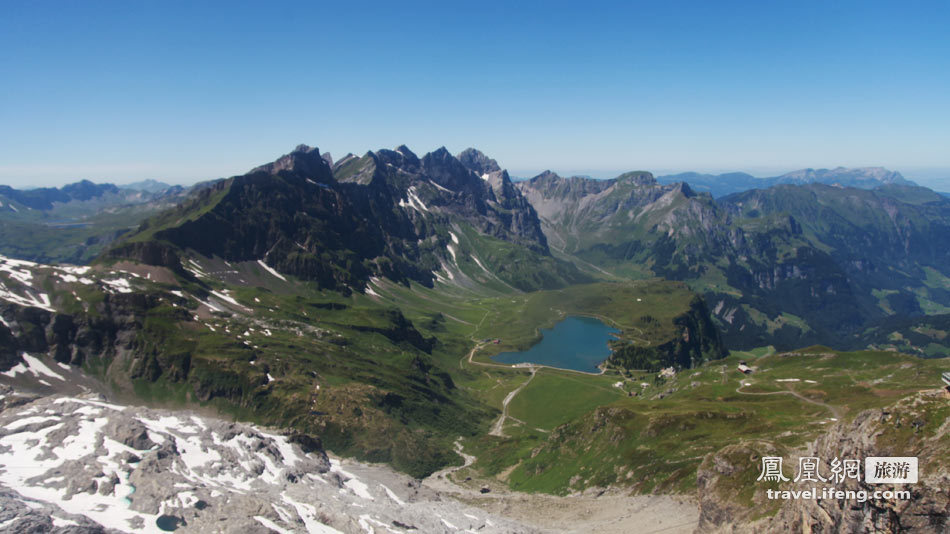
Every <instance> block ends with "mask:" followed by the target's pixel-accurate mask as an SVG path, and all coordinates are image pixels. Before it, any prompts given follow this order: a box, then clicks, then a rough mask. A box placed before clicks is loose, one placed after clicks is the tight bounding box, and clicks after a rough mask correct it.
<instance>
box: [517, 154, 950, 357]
mask: <svg viewBox="0 0 950 534" xmlns="http://www.w3.org/2000/svg"><path fill="white" fill-rule="evenodd" d="M852 175H853V176H855V178H854V180H855V181H857V182H858V183H861V184H862V185H865V186H867V185H868V184H869V182H868V180H864V179H860V180H859V178H857V176H869V175H873V176H877V178H875V180H879V181H884V180H887V181H888V182H889V183H886V184H882V185H880V186H878V187H877V188H876V189H873V190H868V189H859V188H855V187H845V186H840V185H835V186H831V185H825V184H822V183H804V184H781V185H773V186H770V187H768V188H765V189H752V190H747V191H744V192H741V193H736V194H732V195H729V196H726V197H723V198H720V199H714V198H713V197H712V196H710V195H709V194H703V193H697V192H696V191H695V190H694V189H693V187H692V184H687V183H685V182H677V183H674V184H662V183H659V181H658V180H656V179H654V178H653V176H652V175H651V174H650V173H647V172H632V173H626V174H623V175H621V176H619V177H617V178H615V179H611V180H593V179H587V178H579V177H571V178H562V177H560V176H558V175H556V174H554V173H550V172H545V173H542V174H540V175H538V176H536V177H535V178H532V179H531V180H529V181H526V182H519V183H518V188H519V189H521V191H522V192H523V193H524V195H525V197H526V198H527V199H528V201H529V202H530V203H531V204H532V205H533V206H534V207H535V209H536V210H537V211H538V214H539V216H540V217H541V221H542V225H543V228H544V232H545V235H546V236H547V238H548V240H549V242H550V243H551V246H552V247H553V248H555V249H556V250H558V251H560V252H562V253H564V254H568V255H571V256H573V257H577V258H581V259H583V260H584V261H586V262H587V263H589V264H593V265H596V266H597V267H599V268H601V269H605V270H607V271H609V272H612V273H614V274H616V275H618V276H622V277H634V278H636V277H648V276H661V277H663V278H667V279H671V280H683V281H686V282H687V283H689V284H690V287H692V288H693V289H694V290H696V291H699V292H701V293H703V294H704V295H705V296H706V300H707V302H708V303H709V306H710V307H711V309H712V310H713V312H714V314H715V316H716V318H717V319H718V321H719V322H720V326H721V327H722V329H723V331H724V333H725V335H726V340H727V343H728V344H729V345H730V346H732V347H753V346H760V345H764V344H773V345H776V346H779V347H785V348H788V347H793V346H801V345H803V344H807V343H825V344H832V345H835V346H848V345H849V344H850V343H852V342H854V338H853V336H854V335H855V334H857V333H858V332H859V331H861V329H862V328H863V327H864V325H866V324H868V322H869V321H875V320H879V319H881V318H883V317H885V316H888V315H895V314H896V315H898V316H914V315H921V314H923V313H943V312H947V311H950V308H948V306H950V291H948V289H947V288H948V287H950V267H948V266H950V255H948V254H950V237H948V236H950V201H948V200H947V199H946V198H945V197H942V196H940V195H938V194H936V193H934V192H933V191H931V190H929V189H926V188H923V187H917V186H913V185H906V184H904V183H898V179H899V175H898V174H896V173H886V172H881V171H875V172H873V173H856V174H855V173H852ZM827 176H829V175H828V174H826V173H821V172H803V173H792V174H791V175H786V176H785V177H784V178H782V179H783V180H788V181H791V180H799V181H804V180H811V179H813V178H814V179H817V178H821V177H827ZM838 176H842V174H839V175H838Z"/></svg>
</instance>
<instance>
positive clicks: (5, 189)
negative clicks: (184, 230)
mask: <svg viewBox="0 0 950 534" xmlns="http://www.w3.org/2000/svg"><path fill="white" fill-rule="evenodd" d="M189 191H190V189H185V188H184V187H182V186H170V185H168V184H164V183H161V182H156V181H154V180H147V181H145V182H138V183H136V184H129V185H124V186H116V185H114V184H96V183H93V182H91V181H89V180H82V181H80V182H76V183H73V184H68V185H64V186H62V187H40V188H35V189H14V188H12V187H10V186H6V185H0V254H4V255H9V256H13V257H18V258H25V259H29V260H32V261H41V262H70V263H86V262H88V261H90V260H91V259H92V258H94V257H95V256H96V255H98V254H99V253H100V252H101V251H102V250H103V248H104V247H105V246H106V245H107V244H108V243H111V242H112V241H113V240H114V239H115V238H116V237H118V236H119V235H121V234H123V233H124V232H127V231H129V230H131V229H133V228H135V227H136V226H137V225H138V224H139V223H140V222H141V221H142V219H144V218H145V217H148V216H150V215H153V214H155V213H157V212H159V211H161V210H163V209H167V208H169V207H171V206H174V205H175V204H176V203H177V202H178V201H179V200H181V199H183V198H184V197H185V196H187V194H188V193H189Z"/></svg>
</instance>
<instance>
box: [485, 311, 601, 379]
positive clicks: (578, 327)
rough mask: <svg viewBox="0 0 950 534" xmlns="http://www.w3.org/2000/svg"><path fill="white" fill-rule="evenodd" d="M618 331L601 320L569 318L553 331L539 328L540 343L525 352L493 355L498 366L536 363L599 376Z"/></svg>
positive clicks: (572, 316) (558, 324)
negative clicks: (502, 364) (601, 366)
mask: <svg viewBox="0 0 950 534" xmlns="http://www.w3.org/2000/svg"><path fill="white" fill-rule="evenodd" d="M619 333H620V330H617V329H616V328H613V327H611V326H608V325H606V324H604V323H603V321H601V320H600V319H595V318H593V317H581V316H575V315H571V316H568V317H566V318H564V319H563V320H562V321H561V322H559V323H557V324H556V325H554V327H553V328H549V329H545V328H542V329H541V341H539V342H538V343H536V344H535V345H534V346H532V347H531V348H530V349H528V350H524V351H520V352H502V353H500V354H497V355H495V356H492V360H494V361H496V362H498V363H508V364H517V363H535V364H538V365H547V366H549V367H557V368H559V369H571V370H573V371H583V372H585V373H599V372H600V369H599V368H598V367H597V366H598V365H600V363H601V362H603V361H604V360H606V359H607V358H608V357H609V356H610V348H609V347H608V346H607V342H608V341H609V340H610V339H612V338H613V337H615V334H619Z"/></svg>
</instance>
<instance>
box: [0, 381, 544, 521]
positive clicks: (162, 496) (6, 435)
mask: <svg viewBox="0 0 950 534" xmlns="http://www.w3.org/2000/svg"><path fill="white" fill-rule="evenodd" d="M305 449H306V451H308V452H305ZM352 471H358V472H359V473H360V475H359V476H357V475H354V474H353V473H352ZM84 527H85V528H84ZM57 530H64V531H68V532H97V531H105V532H136V533H137V532H168V531H176V530H177V531H179V532H262V533H264V532H278V533H283V532H311V533H335V532H347V533H349V532H365V533H388V532H393V533H396V532H446V533H452V532H479V533H481V532H528V531H530V530H531V529H529V528H526V527H524V526H523V525H518V524H516V523H513V522H511V521H509V520H505V519H503V518H498V517H493V516H491V517H490V516H488V515H487V514H486V512H485V511H483V510H479V509H477V508H472V507H469V506H465V505H462V504H460V503H458V502H456V501H453V500H451V499H448V498H445V497H444V496H442V495H440V494H438V493H436V492H434V491H432V490H430V489H428V488H425V487H423V486H421V485H420V484H419V483H418V482H417V481H415V480H413V479H411V478H409V477H406V476H403V475H399V474H397V473H394V472H392V471H391V470H389V469H387V468H384V467H377V466H365V465H360V464H356V463H348V462H345V461H344V462H342V463H341V462H340V461H338V460H336V459H333V460H330V459H329V458H328V457H327V456H326V454H325V453H324V452H323V451H322V450H321V449H320V448H319V446H318V444H316V443H313V442H312V441H311V440H308V439H293V438H288V437H286V436H282V435H278V434H276V433H271V432H267V431H264V430H262V429H260V428H257V427H255V426H252V425H245V424H239V423H230V422H226V421H221V420H217V419H211V418H205V417H199V416H196V415H191V414H185V413H182V412H172V411H165V410H152V409H146V408H139V407H129V406H119V405H115V404H110V403H107V402H104V401H103V400H102V399H101V398H97V397H93V396H87V397H62V396H57V397H32V396H24V395H18V394H16V393H14V392H13V391H12V390H11V389H9V388H6V387H4V386H0V531H4V532H36V531H44V532H45V531H57Z"/></svg>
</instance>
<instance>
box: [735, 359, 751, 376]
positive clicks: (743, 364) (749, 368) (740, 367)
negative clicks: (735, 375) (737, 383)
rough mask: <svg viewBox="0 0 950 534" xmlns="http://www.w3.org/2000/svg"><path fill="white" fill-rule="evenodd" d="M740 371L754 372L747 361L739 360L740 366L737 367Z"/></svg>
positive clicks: (745, 373) (744, 372) (746, 373)
mask: <svg viewBox="0 0 950 534" xmlns="http://www.w3.org/2000/svg"><path fill="white" fill-rule="evenodd" d="M736 369H738V370H739V372H740V373H742V374H744V375H748V374H752V368H751V367H749V366H748V365H747V364H746V363H745V362H739V366H738V367H736Z"/></svg>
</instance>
